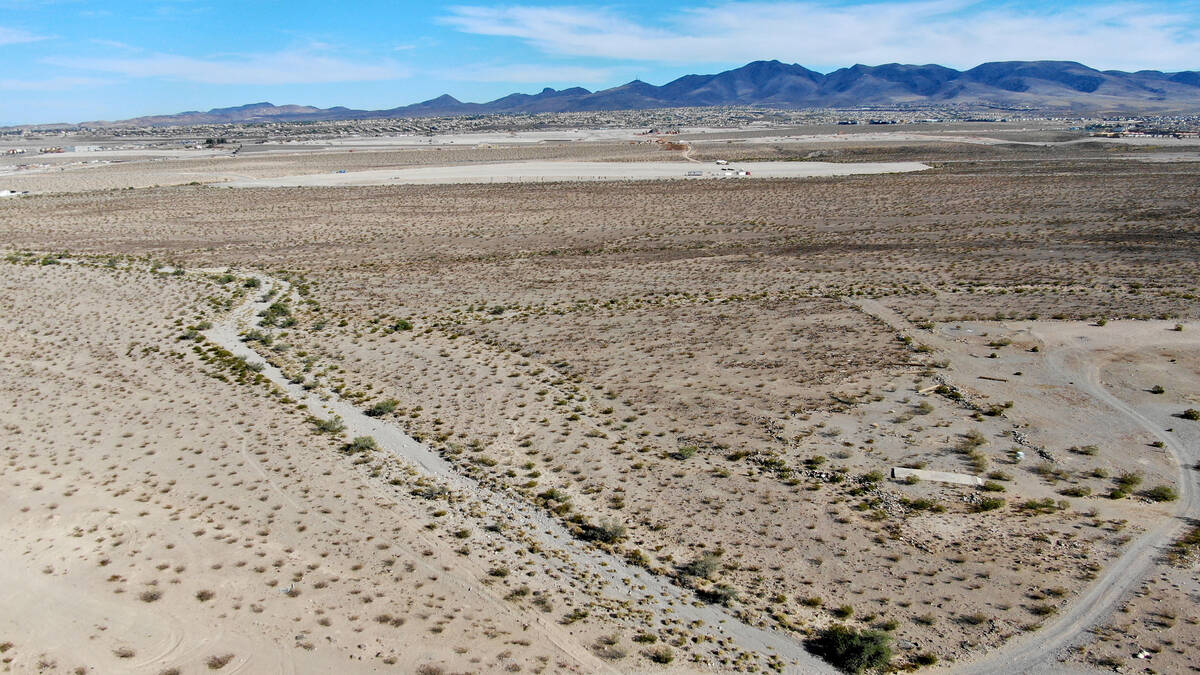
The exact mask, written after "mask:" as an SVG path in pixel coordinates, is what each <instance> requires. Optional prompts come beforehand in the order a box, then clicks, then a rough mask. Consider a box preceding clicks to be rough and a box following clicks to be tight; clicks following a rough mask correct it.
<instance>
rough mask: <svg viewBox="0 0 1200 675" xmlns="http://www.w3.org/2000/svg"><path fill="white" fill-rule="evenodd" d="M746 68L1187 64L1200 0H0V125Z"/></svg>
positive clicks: (1194, 57) (373, 102) (411, 97)
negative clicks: (500, 0)
mask: <svg viewBox="0 0 1200 675" xmlns="http://www.w3.org/2000/svg"><path fill="white" fill-rule="evenodd" d="M755 59H779V60H782V61H787V62H792V63H800V64H802V65H805V66H807V67H810V68H813V69H814V70H820V71H823V72H827V71H829V70H833V69H835V68H838V67H841V66H847V65H853V64H855V63H866V64H870V65H876V64H880V63H890V62H900V63H940V64H942V65H947V66H951V67H957V68H967V67H971V66H974V65H977V64H979V63H982V62H985V61H995V60H1006V59H1065V60H1075V61H1080V62H1083V63H1086V64H1088V65H1091V66H1094V67H1098V68H1119V69H1123V70H1137V69H1142V68H1152V69H1159V70H1200V1H1197V0H1188V1H1182V2H1150V3H1140V2H1067V3H1061V2H1060V3H1052V4H1050V3H1041V2H970V1H966V0H915V1H899V2H886V1H875V2H857V1H853V0H840V1H839V0H833V1H804V2H772V1H755V2H739V1H728V0H715V1H705V0H693V1H691V2H675V1H660V2H655V1H652V0H646V1H643V2H610V3H586V2H575V3H569V4H567V3H561V2H520V1H519V0H518V2H515V3H510V4H497V3H491V2H483V1H481V0H480V1H476V2H470V1H469V0H468V1H465V2H463V3H461V4H439V3H434V2H410V1H393V2H382V1H381V2H374V1H371V2H352V1H342V2H338V1H337V0H325V1H324V2H312V1H309V0H300V1H294V2H276V1H261V0H240V1H237V2H234V1H231V0H160V1H158V2H127V1H121V0H115V1H108V2H90V1H88V0H0V64H2V65H3V70H2V71H0V124H23V123H37V122H58V121H71V122H74V121H82V120H95V119H120V118H126V117H132V116H136V115H145V114H160V113H173V112H179V111H183V110H194V109H208V108H213V107H223V106H230V105H240V104H242V103H250V102H255V101H264V100H266V101H271V102H272V103H276V104H283V103H299V104H307V105H318V106H322V107H327V106H331V105H346V106H349V107H354V108H371V109H375V108H389V107H393V106H397V105H404V104H408V103H413V102H416V101H420V100H425V99H429V98H433V97H434V96H438V95H440V94H443V93H450V94H451V95H453V96H455V97H457V98H459V99H461V100H470V101H483V100H490V99H493V98H497V97H499V96H503V95H505V94H508V93H511V92H513V91H525V92H535V91H538V90H540V88H541V87H542V86H553V87H556V88H561V87H564V86H571V85H580V86H584V87H587V88H589V89H593V90H594V89H600V88H604V87H609V86H613V85H616V84H621V83H623V82H627V81H629V80H631V79H634V78H635V77H640V78H641V79H643V80H646V81H648V82H652V83H654V84H662V83H664V82H666V81H668V80H670V79H673V78H675V77H678V76H679V75H683V74H687V73H691V72H700V73H709V72H718V71H720V70H724V69H727V68H730V67H736V66H739V65H742V64H744V63H746V62H748V61H752V60H755Z"/></svg>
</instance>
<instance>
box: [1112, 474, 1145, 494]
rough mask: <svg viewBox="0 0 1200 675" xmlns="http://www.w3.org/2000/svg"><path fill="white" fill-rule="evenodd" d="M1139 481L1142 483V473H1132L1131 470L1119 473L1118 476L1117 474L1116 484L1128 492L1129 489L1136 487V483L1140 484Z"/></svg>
mask: <svg viewBox="0 0 1200 675" xmlns="http://www.w3.org/2000/svg"><path fill="white" fill-rule="evenodd" d="M1141 483H1142V474H1140V473H1132V472H1129V471H1126V472H1125V473H1123V474H1121V475H1120V476H1117V485H1118V486H1119V487H1120V488H1121V489H1122V490H1124V491H1126V492H1129V491H1130V490H1132V489H1133V488H1135V487H1137V486H1138V485H1141Z"/></svg>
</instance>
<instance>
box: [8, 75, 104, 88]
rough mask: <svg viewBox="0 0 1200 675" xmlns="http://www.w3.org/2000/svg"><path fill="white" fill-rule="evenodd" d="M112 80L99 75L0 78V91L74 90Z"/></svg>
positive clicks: (99, 85) (102, 84)
mask: <svg viewBox="0 0 1200 675" xmlns="http://www.w3.org/2000/svg"><path fill="white" fill-rule="evenodd" d="M112 83H113V81H112V80H107V79H104V78H101V77H47V78H42V79H37V80H13V79H0V91H74V90H76V89H86V88H90V87H103V86H105V85H108V84H112Z"/></svg>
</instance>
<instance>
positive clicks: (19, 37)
mask: <svg viewBox="0 0 1200 675" xmlns="http://www.w3.org/2000/svg"><path fill="white" fill-rule="evenodd" d="M45 39H46V37H45V36H43V35H35V34H33V33H30V32H28V31H23V30H18V29H16V28H5V27H4V26H0V46H3V45H19V44H24V43H26V42H38V41H39V40H45Z"/></svg>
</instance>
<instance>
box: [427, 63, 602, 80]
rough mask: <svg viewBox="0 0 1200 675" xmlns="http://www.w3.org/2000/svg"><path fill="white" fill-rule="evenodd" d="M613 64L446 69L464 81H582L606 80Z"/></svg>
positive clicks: (446, 74)
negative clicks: (592, 66)
mask: <svg viewBox="0 0 1200 675" xmlns="http://www.w3.org/2000/svg"><path fill="white" fill-rule="evenodd" d="M612 74H613V71H612V69H610V68H589V67H586V66H556V65H551V64H542V63H514V64H509V65H476V66H467V67H464V68H458V69H455V70H452V71H447V72H446V73H444V75H445V77H446V79H449V80H458V81H461V82H521V83H534V84H542V83H552V82H553V83H561V82H569V83H579V82H588V83H591V82H605V81H607V80H609V79H610V78H611V77H612Z"/></svg>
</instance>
